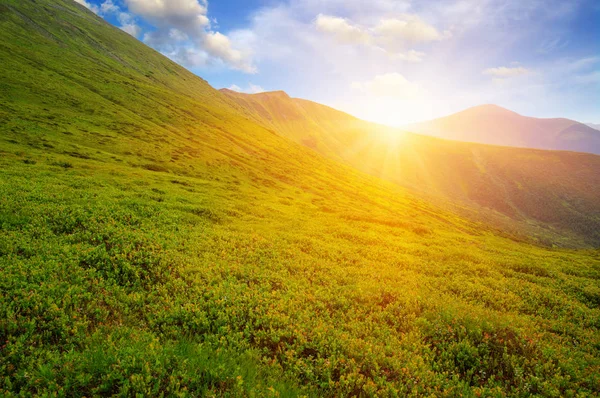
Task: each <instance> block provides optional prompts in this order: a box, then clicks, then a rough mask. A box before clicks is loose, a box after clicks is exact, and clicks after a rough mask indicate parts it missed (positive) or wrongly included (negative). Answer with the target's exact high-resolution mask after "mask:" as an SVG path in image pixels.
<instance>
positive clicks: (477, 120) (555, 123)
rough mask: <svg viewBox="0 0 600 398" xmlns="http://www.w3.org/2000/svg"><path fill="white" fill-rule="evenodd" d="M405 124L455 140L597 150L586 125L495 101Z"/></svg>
mask: <svg viewBox="0 0 600 398" xmlns="http://www.w3.org/2000/svg"><path fill="white" fill-rule="evenodd" d="M406 128H407V129H408V130H410V131H415V132H420V133H423V134H430V135H433V136H436V137H441V138H448V139H452V140H459V141H470V142H480V143H484V144H494V145H507V146H516V147H523V148H538V149H556V150H564V151H577V152H588V153H595V154H600V134H599V133H598V131H597V130H594V129H593V128H592V127H590V126H587V125H585V124H583V123H579V122H576V121H574V120H569V119H564V118H562V119H561V118H556V119H538V118H534V117H526V116H522V115H519V114H518V113H516V112H512V111H509V110H508V109H504V108H501V107H499V106H496V105H482V106H476V107H474V108H470V109H467V110H464V111H462V112H458V113H456V114H454V115H450V116H446V117H442V118H439V119H435V120H431V121H428V122H423V123H417V124H413V125H410V126H407V127H406Z"/></svg>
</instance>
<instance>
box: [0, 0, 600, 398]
mask: <svg viewBox="0 0 600 398" xmlns="http://www.w3.org/2000/svg"><path fill="white" fill-rule="evenodd" d="M0 35H1V36H0V38H1V39H2V40H1V41H0V43H1V44H0V51H1V52H2V56H3V61H4V60H6V63H4V65H6V66H7V67H6V68H2V69H0V83H1V84H2V86H1V87H0V88H1V94H2V95H1V96H0V100H1V101H0V112H1V113H0V116H1V117H2V118H3V120H6V123H2V125H0V270H1V272H0V395H7V396H11V395H19V394H20V395H25V396H26V395H32V394H33V395H57V396H93V395H112V394H117V395H135V394H138V393H139V394H145V395H148V396H156V395H160V394H164V395H180V396H187V395H191V396H257V397H258V396H260V397H262V396H303V395H305V396H352V395H354V396H405V395H413V396H460V395H463V396H531V395H539V396H593V395H597V394H598V393H599V391H600V376H599V375H600V331H599V329H600V309H599V305H600V287H599V282H598V281H599V279H600V253H599V252H598V251H597V250H596V251H594V250H587V251H569V250H551V249H546V248H541V247H537V246H534V245H530V244H527V243H525V242H518V241H516V240H514V239H510V238H508V237H503V236H499V235H498V234H496V233H495V232H494V231H493V230H492V229H490V228H488V227H486V226H484V225H479V224H475V223H472V222H470V221H467V220H465V219H462V218H461V217H459V216H457V215H454V214H452V213H449V212H446V211H443V210H440V209H438V208H436V207H434V206H432V205H429V204H427V203H426V202H423V201H422V200H418V199H415V198H413V197H412V196H411V195H410V194H409V193H407V192H406V191H404V190H402V189H400V188H398V187H396V186H394V185H392V184H388V183H386V182H383V181H381V180H378V179H376V178H373V177H370V176H366V175H363V174H360V173H358V172H356V171H354V170H352V169H350V168H348V167H345V166H342V165H340V164H338V163H335V162H333V161H330V160H327V159H324V158H322V157H320V156H319V155H316V154H315V153H314V152H312V151H310V150H308V149H305V148H303V147H301V146H299V145H296V144H294V143H292V142H290V141H288V140H286V139H284V138H281V137H279V136H278V135H277V134H274V133H273V132H271V131H269V130H267V129H265V128H264V127H262V126H260V125H257V124H254V123H253V122H252V121H251V120H248V119H247V118H245V117H244V115H243V114H240V113H238V112H237V111H236V108H235V106H234V104H232V103H231V102H230V101H229V100H228V99H227V97H225V96H223V95H222V94H220V93H219V92H217V91H216V90H213V89H212V88H210V87H209V86H208V85H207V84H206V83H205V82H203V81H202V80H201V79H199V78H196V77H195V76H193V75H192V74H190V73H189V72H187V71H185V70H183V69H182V68H180V67H178V66H177V65H175V64H173V63H172V62H170V61H168V60H166V59H165V58H163V57H162V56H160V55H159V54H157V53H155V52H153V51H152V50H150V49H148V48H146V47H145V46H143V45H142V44H140V43H138V42H137V41H135V40H133V39H132V38H130V37H129V36H127V35H126V34H125V33H123V32H120V31H118V30H116V29H114V28H112V27H110V26H109V25H107V24H106V23H104V22H103V21H101V20H100V19H98V18H96V17H94V16H93V15H92V14H91V13H89V12H87V11H85V10H84V9H83V8H82V7H79V6H77V5H75V4H74V3H73V2H71V1H41V0H37V1H36V2H33V1H16V0H15V1H7V2H5V3H3V4H2V5H0Z"/></svg>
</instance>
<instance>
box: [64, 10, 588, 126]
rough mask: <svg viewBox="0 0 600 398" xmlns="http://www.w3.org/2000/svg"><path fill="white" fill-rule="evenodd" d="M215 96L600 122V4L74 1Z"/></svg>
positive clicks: (382, 112) (411, 116)
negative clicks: (484, 109) (495, 110)
mask: <svg viewBox="0 0 600 398" xmlns="http://www.w3.org/2000/svg"><path fill="white" fill-rule="evenodd" d="M75 1H77V2H78V3H80V4H83V5H84V6H86V7H88V8H90V9H91V10H92V11H94V12H95V13H96V14H98V15H99V16H101V17H103V18H104V19H106V20H107V21H109V22H110V23H112V24H114V25H115V26H117V27H119V28H121V29H123V30H124V31H126V32H127V33H129V34H131V35H132V36H135V37H136V38H138V39H139V40H141V41H142V42H144V43H146V44H147V45H149V46H151V47H153V48H155V49H156V50H158V51H160V52H161V53H163V54H164V55H166V56H168V57H169V58H171V59H173V60H174V61H176V62H178V63H179V64H181V65H183V66H185V67H186V68H188V69H189V70H191V71H192V72H194V73H196V74H197V75H199V76H200V77H202V78H204V79H206V80H207V81H208V82H209V83H210V84H211V85H212V86H213V87H215V88H223V87H225V88H231V89H234V90H236V91H242V92H247V93H257V92H261V91H274V90H284V91H286V92H287V93H288V94H289V95H291V96H292V97H298V98H305V99H309V100H313V101H316V102H320V103H323V104H326V105H329V106H332V107H334V108H337V109H340V110H343V111H346V112H348V113H350V114H353V115H355V116H358V117H360V118H363V119H366V120H370V121H375V122H379V123H383V124H389V125H395V126H399V125H404V124H408V123H412V122H417V121H421V120H427V119H432V118H435V117H440V116H444V115H448V114H451V113H454V112H458V111H460V110H463V109H466V108H468V107H471V106H476V105H481V104H490V103H493V104H497V105H500V106H503V107H505V108H508V109H511V110H513V111H516V112H518V113H521V114H524V115H527V116H535V117H567V118H571V119H574V120H578V121H581V122H584V123H585V122H588V123H600V1H598V0H568V1H565V0H75Z"/></svg>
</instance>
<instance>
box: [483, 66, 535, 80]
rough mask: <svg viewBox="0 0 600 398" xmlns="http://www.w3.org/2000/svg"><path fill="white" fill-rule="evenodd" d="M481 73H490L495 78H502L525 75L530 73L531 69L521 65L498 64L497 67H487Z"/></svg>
mask: <svg viewBox="0 0 600 398" xmlns="http://www.w3.org/2000/svg"><path fill="white" fill-rule="evenodd" d="M482 73H483V74H484V75H490V76H494V77H496V78H501V79H504V78H509V77H516V76H522V75H526V74H529V73H531V71H530V70H529V69H527V68H524V67H522V66H515V67H506V66H500V67H497V68H488V69H486V70H484V71H483V72H482Z"/></svg>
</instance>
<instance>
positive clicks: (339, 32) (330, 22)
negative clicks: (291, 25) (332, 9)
mask: <svg viewBox="0 0 600 398" xmlns="http://www.w3.org/2000/svg"><path fill="white" fill-rule="evenodd" d="M315 26H316V27H317V29H318V30H320V31H321V32H325V33H328V34H330V35H332V36H333V37H335V38H336V39H337V40H338V41H340V42H341V43H349V44H368V43H370V42H371V35H370V34H369V33H368V32H367V31H366V30H364V29H362V28H360V27H358V26H355V25H352V24H351V23H350V22H348V21H347V20H346V19H344V18H340V17H332V16H329V15H323V14H319V15H318V16H317V19H316V20H315Z"/></svg>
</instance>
